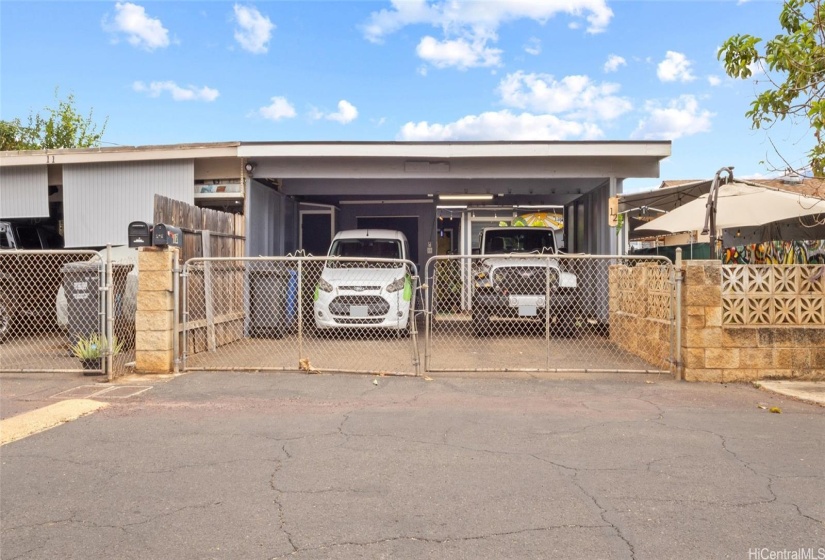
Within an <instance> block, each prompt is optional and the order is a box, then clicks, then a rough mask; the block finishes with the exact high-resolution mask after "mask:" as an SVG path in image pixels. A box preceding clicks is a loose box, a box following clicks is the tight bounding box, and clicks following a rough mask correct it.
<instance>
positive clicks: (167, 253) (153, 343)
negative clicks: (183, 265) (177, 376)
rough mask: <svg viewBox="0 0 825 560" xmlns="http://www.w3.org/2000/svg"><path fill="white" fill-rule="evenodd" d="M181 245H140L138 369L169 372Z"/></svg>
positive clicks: (137, 329)
mask: <svg viewBox="0 0 825 560" xmlns="http://www.w3.org/2000/svg"><path fill="white" fill-rule="evenodd" d="M177 259H178V249H176V248H160V247H141V249H140V250H139V252H138V271H139V272H138V294H137V313H136V316H135V370H136V371H138V372H140V373H170V372H171V371H172V368H173V366H174V360H175V356H174V352H173V342H174V336H175V332H174V330H175V317H174V308H175V300H174V290H173V285H172V282H173V272H172V271H173V268H174V265H175V262H176V261H177Z"/></svg>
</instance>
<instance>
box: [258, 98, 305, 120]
mask: <svg viewBox="0 0 825 560" xmlns="http://www.w3.org/2000/svg"><path fill="white" fill-rule="evenodd" d="M270 101H271V103H270V104H269V105H267V106H266V107H261V108H260V109H258V114H259V115H260V116H262V117H263V118H265V119H269V120H271V121H276V122H277V121H280V120H281V119H291V118H293V117H294V116H295V115H296V113H295V107H293V106H292V103H290V102H289V101H287V98H286V97H279V96H275V97H272V98H270Z"/></svg>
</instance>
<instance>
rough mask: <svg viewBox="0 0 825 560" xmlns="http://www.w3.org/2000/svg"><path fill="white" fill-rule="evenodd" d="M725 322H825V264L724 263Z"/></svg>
mask: <svg viewBox="0 0 825 560" xmlns="http://www.w3.org/2000/svg"><path fill="white" fill-rule="evenodd" d="M722 324H723V325H725V326H728V325H730V326H803V327H804V326H819V327H821V326H825V267H823V266H822V265H818V266H810V265H740V266H723V267H722Z"/></svg>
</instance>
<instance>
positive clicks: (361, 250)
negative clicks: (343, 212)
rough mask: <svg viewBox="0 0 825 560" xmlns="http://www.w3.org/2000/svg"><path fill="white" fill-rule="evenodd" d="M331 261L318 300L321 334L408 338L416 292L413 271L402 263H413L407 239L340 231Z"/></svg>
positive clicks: (385, 232) (371, 232)
mask: <svg viewBox="0 0 825 560" xmlns="http://www.w3.org/2000/svg"><path fill="white" fill-rule="evenodd" d="M327 256H328V257H329V258H330V260H328V261H327V262H326V263H325V265H324V269H323V270H322V272H321V277H320V279H319V280H318V285H317V286H316V288H315V295H314V300H315V302H314V306H313V310H314V313H313V314H314V316H315V326H316V327H317V328H318V329H332V328H383V329H390V330H394V331H397V332H398V333H399V334H402V333H407V332H409V329H410V307H411V302H412V298H413V292H414V288H415V286H413V278H412V275H411V270H410V265H409V264H408V263H404V262H400V261H408V260H409V259H410V249H409V244H408V243H407V238H406V237H405V236H404V234H403V233H401V232H400V231H395V230H385V229H355V230H347V231H341V232H339V233H338V234H336V235H335V237H334V238H333V240H332V244H331V245H330V248H329V253H328V255H327ZM338 257H341V259H338ZM354 259H358V260H354ZM360 259H364V260H360ZM367 259H369V260H367Z"/></svg>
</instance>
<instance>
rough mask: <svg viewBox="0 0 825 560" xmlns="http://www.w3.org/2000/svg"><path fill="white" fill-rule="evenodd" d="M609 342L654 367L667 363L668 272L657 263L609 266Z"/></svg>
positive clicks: (669, 331)
mask: <svg viewBox="0 0 825 560" xmlns="http://www.w3.org/2000/svg"><path fill="white" fill-rule="evenodd" d="M608 281H609V287H610V341H611V342H612V343H614V344H615V345H617V346H618V347H620V348H622V349H623V350H626V351H628V352H630V353H631V354H634V355H636V356H639V357H640V358H642V359H643V360H645V361H646V362H649V363H651V364H653V365H654V366H656V367H662V364H663V362H667V361H668V360H669V359H670V349H671V340H672V336H673V329H672V327H671V324H672V323H671V317H672V316H673V285H672V283H671V268H670V267H669V266H663V265H662V264H660V263H638V264H637V265H636V266H627V265H623V264H620V265H611V266H610V269H609V272H608Z"/></svg>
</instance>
